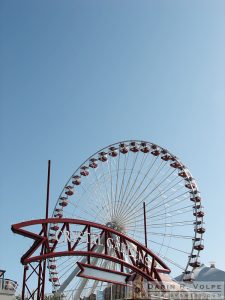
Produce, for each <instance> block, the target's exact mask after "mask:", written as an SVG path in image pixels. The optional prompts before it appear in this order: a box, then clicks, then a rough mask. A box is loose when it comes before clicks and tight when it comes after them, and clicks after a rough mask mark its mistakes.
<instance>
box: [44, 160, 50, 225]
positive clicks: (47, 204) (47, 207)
mask: <svg viewBox="0 0 225 300" xmlns="http://www.w3.org/2000/svg"><path fill="white" fill-rule="evenodd" d="M50 175H51V161H50V160H49V161H48V180H47V196H46V214H45V218H46V219H48V209H49V191H50Z"/></svg>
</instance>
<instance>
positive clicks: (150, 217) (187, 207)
mask: <svg viewBox="0 0 225 300" xmlns="http://www.w3.org/2000/svg"><path fill="white" fill-rule="evenodd" d="M189 208H192V205H187V206H184V207H181V208H179V211H181V210H183V211H181V212H179V211H178V210H177V209H174V210H170V211H167V212H163V213H161V214H158V215H151V216H149V217H146V218H147V219H154V218H157V217H159V216H164V215H167V214H170V213H173V212H176V213H177V214H180V213H183V212H189V211H192V210H193V208H192V209H191V210H187V211H185V209H189ZM172 216H174V215H172Z"/></svg>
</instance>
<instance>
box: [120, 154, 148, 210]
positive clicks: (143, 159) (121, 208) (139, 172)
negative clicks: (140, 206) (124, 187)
mask: <svg viewBox="0 0 225 300" xmlns="http://www.w3.org/2000/svg"><path fill="white" fill-rule="evenodd" d="M146 159H147V156H146V155H143V157H142V160H141V163H140V167H139V171H138V173H137V175H136V177H135V179H134V182H133V184H132V186H131V188H130V190H129V192H128V194H127V195H126V197H125V198H124V201H123V205H122V204H121V205H120V209H119V210H118V214H120V213H122V212H123V210H124V208H125V207H126V206H127V203H128V202H129V201H128V200H129V199H130V198H129V195H130V194H131V192H132V191H133V189H134V187H135V185H136V183H137V180H138V177H139V176H140V174H141V171H142V169H143V166H144V163H145V161H146ZM123 196H124V195H123ZM121 203H122V201H121Z"/></svg>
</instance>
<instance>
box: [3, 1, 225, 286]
mask: <svg viewBox="0 0 225 300" xmlns="http://www.w3.org/2000/svg"><path fill="white" fill-rule="evenodd" d="M0 30H1V32H0V34H1V43H0V44H1V45H0V76H1V78H0V84H1V87H0V88H1V89H0V97H1V104H0V109H1V112H0V114H1V115H0V122H1V140H0V141H1V156H0V159H1V173H0V176H1V178H0V180H1V192H0V193H1V194H0V196H1V209H0V234H1V239H0V243H1V248H0V254H1V255H0V268H2V269H6V270H7V276H8V277H10V278H12V279H14V280H17V281H18V282H19V283H20V288H21V278H22V267H21V265H20V262H19V260H20V257H21V255H22V254H23V253H24V252H25V250H26V249H27V247H28V245H30V242H28V241H27V240H26V239H25V238H22V237H20V236H15V235H13V234H12V232H11V230H10V227H11V224H13V223H17V222H20V221H23V220H29V219H34V218H42V217H44V202H45V194H46V176H47V160H48V159H51V160H52V178H51V179H52V180H51V205H50V206H51V211H52V209H53V207H54V204H55V202H56V200H57V197H58V195H59V193H60V191H61V189H62V187H63V185H64V184H65V183H66V181H67V179H68V178H69V177H70V176H71V174H72V173H73V171H74V170H75V169H76V168H77V167H78V166H79V165H80V164H81V163H82V162H83V161H84V160H85V159H86V158H87V157H88V156H89V155H91V154H92V153H94V152H96V151H97V150H98V149H100V148H102V147H104V146H107V145H108V144H111V143H114V142H117V141H120V140H124V139H143V140H147V141H152V142H155V143H158V144H159V145H161V146H163V147H166V148H168V149H169V150H170V151H171V152H172V153H174V154H175V155H177V156H178V157H180V158H181V160H182V161H183V163H184V164H186V165H187V166H188V167H189V169H190V170H191V172H192V173H193V175H194V177H195V178H196V180H197V182H198V185H199V187H200V190H201V192H202V197H203V201H204V204H203V205H204V207H205V211H206V218H205V222H206V224H205V226H206V228H207V233H206V234H205V250H204V251H203V253H202V255H201V257H202V262H204V263H206V264H208V263H209V261H215V262H216V265H217V267H218V268H221V269H225V261H224V253H225V234H224V228H225V218H224V215H225V154H224V153H225V1H222V0H193V1H192V0H188V1H186V0H170V1H169V0H164V1H161V0H148V1H145V0H142V1H137V0H136V1H134V0H129V1H128V0H123V1H121V0H120V1H118V0H114V1H112V0H110V1H105V0H104V1H103V0H102V1H100V0H97V1H84V0H82V1H75V0H73V1H72V0H66V1H62V0H47V1H46V0H33V1H31V0H20V1H18V0H2V1H1V2H0Z"/></svg>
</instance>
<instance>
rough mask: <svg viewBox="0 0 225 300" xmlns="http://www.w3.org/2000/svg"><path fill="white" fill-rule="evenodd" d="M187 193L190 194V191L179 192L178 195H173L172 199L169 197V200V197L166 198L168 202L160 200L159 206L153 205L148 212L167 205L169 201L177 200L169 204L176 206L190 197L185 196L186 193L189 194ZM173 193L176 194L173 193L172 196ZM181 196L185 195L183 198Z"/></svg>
mask: <svg viewBox="0 0 225 300" xmlns="http://www.w3.org/2000/svg"><path fill="white" fill-rule="evenodd" d="M187 194H188V195H189V191H184V192H183V193H182V194H179V195H178V196H176V197H173V198H171V199H169V200H168V198H167V199H166V200H167V201H166V202H162V201H161V202H159V203H158V205H157V206H154V207H152V209H149V210H148V211H147V212H149V211H150V210H152V211H153V210H154V209H157V208H159V207H161V206H162V205H165V204H167V203H169V202H173V201H176V202H173V204H170V205H168V206H169V207H172V206H176V205H177V204H179V203H180V202H183V201H185V200H187V199H189V198H188V197H183V196H184V195H187ZM172 195H174V194H171V195H170V196H172ZM180 197H183V198H181V199H180ZM177 200H179V201H177Z"/></svg>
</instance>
